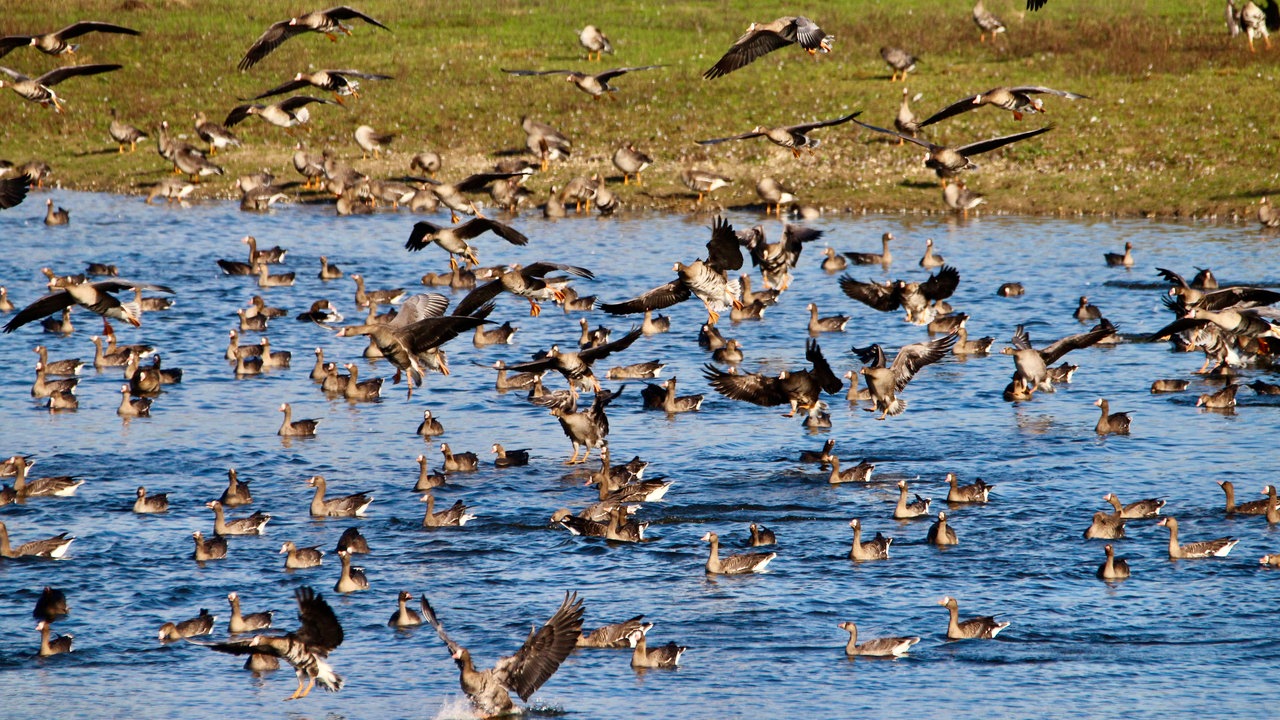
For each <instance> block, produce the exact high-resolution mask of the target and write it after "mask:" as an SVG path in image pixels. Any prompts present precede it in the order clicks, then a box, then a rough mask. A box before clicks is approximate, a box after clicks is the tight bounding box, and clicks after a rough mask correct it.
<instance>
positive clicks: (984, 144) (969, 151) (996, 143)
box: [956, 125, 1054, 157]
mask: <svg viewBox="0 0 1280 720" xmlns="http://www.w3.org/2000/svg"><path fill="white" fill-rule="evenodd" d="M1053 128H1054V126H1053V125H1046V126H1044V127H1042V128H1038V129H1036V130H1028V131H1026V132H1020V133H1014V134H1012V135H1005V136H1004V137H998V138H991V139H990V140H982V141H981V142H976V143H969V144H968V145H961V146H960V147H958V148H956V152H958V153H960V154H961V155H964V156H965V157H968V156H970V155H981V154H982V153H984V152H991V151H992V150H995V149H996V148H1001V147H1004V146H1005V145H1008V144H1010V143H1016V142H1018V141H1019V140H1026V139H1027V138H1033V137H1035V136H1037V135H1042V134H1044V133H1047V132H1049V131H1050V130H1052V129H1053Z"/></svg>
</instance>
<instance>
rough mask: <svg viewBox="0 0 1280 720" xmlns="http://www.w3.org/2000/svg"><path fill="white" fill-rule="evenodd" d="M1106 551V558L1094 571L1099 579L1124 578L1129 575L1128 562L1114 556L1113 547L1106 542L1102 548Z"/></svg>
mask: <svg viewBox="0 0 1280 720" xmlns="http://www.w3.org/2000/svg"><path fill="white" fill-rule="evenodd" d="M1104 549H1105V550H1106V553H1107V559H1106V560H1104V561H1103V563H1102V564H1101V565H1099V566H1098V571H1097V572H1096V573H1094V574H1095V575H1097V576H1098V578H1099V579H1101V580H1124V579H1125V578H1127V577H1129V563H1128V561H1126V560H1125V559H1124V558H1118V557H1116V551H1115V548H1113V547H1111V544H1110V543H1108V544H1107V546H1106V547H1105V548H1104Z"/></svg>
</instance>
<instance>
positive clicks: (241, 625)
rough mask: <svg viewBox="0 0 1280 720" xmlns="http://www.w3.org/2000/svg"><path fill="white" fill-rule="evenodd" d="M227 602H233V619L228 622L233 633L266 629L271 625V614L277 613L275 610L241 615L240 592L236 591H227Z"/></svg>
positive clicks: (228, 626)
mask: <svg viewBox="0 0 1280 720" xmlns="http://www.w3.org/2000/svg"><path fill="white" fill-rule="evenodd" d="M227 602H228V603H231V619H230V620H229V621H228V622H227V630H229V631H230V632H231V634H232V635H241V634H244V633H250V632H253V631H254V630H266V629H267V628H269V627H271V616H272V615H273V614H275V611H274V610H268V611H267V612H259V613H250V614H248V615H241V614H240V594H239V593H236V592H230V593H227Z"/></svg>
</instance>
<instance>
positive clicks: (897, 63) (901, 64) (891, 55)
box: [880, 45, 916, 145]
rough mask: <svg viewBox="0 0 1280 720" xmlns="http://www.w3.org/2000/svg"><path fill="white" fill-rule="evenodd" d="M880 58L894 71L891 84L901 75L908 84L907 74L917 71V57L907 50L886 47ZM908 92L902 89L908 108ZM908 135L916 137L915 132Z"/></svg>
mask: <svg viewBox="0 0 1280 720" xmlns="http://www.w3.org/2000/svg"><path fill="white" fill-rule="evenodd" d="M880 57H881V58H883V59H884V62H885V64H886V65H888V66H889V68H890V69H891V70H893V74H892V75H890V76H889V82H897V81H898V74H899V73H901V74H902V82H906V81H907V73H909V72H911V71H912V70H915V69H916V58H915V56H914V55H912V54H911V53H909V52H907V51H906V50H903V49H902V48H896V47H891V46H888V45H886V46H884V47H882V48H880ZM906 90H907V89H906V88H903V89H902V103H903V107H905V106H906V102H907V92H906ZM895 124H896V123H895ZM902 132H904V133H905V132H907V131H906V130H903V131H902ZM908 134H910V135H911V136H912V137H915V133H914V132H912V133H908ZM898 144H899V145H901V144H902V141H898Z"/></svg>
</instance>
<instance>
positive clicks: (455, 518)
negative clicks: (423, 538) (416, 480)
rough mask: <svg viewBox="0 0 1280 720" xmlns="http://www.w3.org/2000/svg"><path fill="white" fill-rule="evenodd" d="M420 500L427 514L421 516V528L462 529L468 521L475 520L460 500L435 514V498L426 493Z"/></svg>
mask: <svg viewBox="0 0 1280 720" xmlns="http://www.w3.org/2000/svg"><path fill="white" fill-rule="evenodd" d="M420 500H421V501H422V502H424V503H426V504H427V512H426V513H425V514H424V515H423V516H422V526H423V527H430V528H435V527H462V526H463V525H466V524H467V522H468V521H469V520H475V519H476V516H475V515H473V514H471V513H469V512H467V510H468V508H467V506H466V505H463V504H462V501H461V500H458V501H457V502H455V503H454V504H453V505H451V506H450V507H448V508H446V509H444V510H441V511H439V512H436V498H435V496H434V495H432V494H431V493H426V494H425V495H423V496H422V497H421V498H420Z"/></svg>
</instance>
